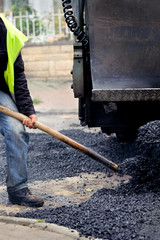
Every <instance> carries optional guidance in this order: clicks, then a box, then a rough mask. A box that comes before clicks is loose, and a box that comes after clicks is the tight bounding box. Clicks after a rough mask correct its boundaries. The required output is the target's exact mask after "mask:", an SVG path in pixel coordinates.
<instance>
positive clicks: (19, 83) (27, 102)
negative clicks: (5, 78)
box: [14, 53, 35, 116]
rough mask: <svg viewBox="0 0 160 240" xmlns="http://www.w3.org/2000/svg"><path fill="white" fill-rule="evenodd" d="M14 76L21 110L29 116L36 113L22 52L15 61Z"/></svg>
mask: <svg viewBox="0 0 160 240" xmlns="http://www.w3.org/2000/svg"><path fill="white" fill-rule="evenodd" d="M14 77H15V84H14V90H15V99H16V104H17V107H18V110H19V112H20V113H23V114H25V115H27V116H30V115H32V114H35V109H34V106H33V101H32V99H31V96H30V92H29V90H28V85H27V80H26V76H25V73H24V62H23V59H22V55H21V53H20V54H19V55H18V57H17V59H16V61H15V63H14Z"/></svg>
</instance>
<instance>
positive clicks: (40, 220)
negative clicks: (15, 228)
mask: <svg viewBox="0 0 160 240" xmlns="http://www.w3.org/2000/svg"><path fill="white" fill-rule="evenodd" d="M37 221H38V222H39V223H43V222H45V220H44V219H38V220H37Z"/></svg>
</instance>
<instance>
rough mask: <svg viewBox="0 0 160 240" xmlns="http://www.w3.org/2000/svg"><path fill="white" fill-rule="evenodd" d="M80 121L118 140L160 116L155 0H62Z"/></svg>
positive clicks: (159, 30)
mask: <svg viewBox="0 0 160 240" xmlns="http://www.w3.org/2000/svg"><path fill="white" fill-rule="evenodd" d="M62 5H63V9H64V17H65V19H66V23H67V25H68V27H69V28H70V30H71V31H72V32H73V33H74V36H75V41H74V64H73V71H72V74H73V85H72V87H73V92H74V97H75V98H78V99H79V120H80V122H81V124H82V125H88V127H101V129H102V131H103V132H105V133H107V134H112V133H115V134H116V135H117V138H118V139H119V140H126V139H130V138H134V137H135V136H136V134H137V129H138V128H139V127H140V126H141V125H143V124H146V123H147V122H149V121H153V120H158V119H160V114H159V112H160V4H159V1H158V0H152V1H150V0H62Z"/></svg>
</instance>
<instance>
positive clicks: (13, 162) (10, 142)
mask: <svg viewBox="0 0 160 240" xmlns="http://www.w3.org/2000/svg"><path fill="white" fill-rule="evenodd" d="M26 40H27V38H26V37H25V36H24V35H23V34H22V33H21V32H20V31H19V30H18V29H16V28H15V27H14V26H13V25H12V24H11V23H10V22H9V21H8V20H7V19H6V18H5V17H3V16H2V15H0V104H1V105H3V106H6V107H9V108H11V109H13V110H15V111H19V112H20V113H23V114H25V115H27V116H29V118H30V119H31V121H28V120H24V121H23V124H22V123H21V122H20V121H18V120H16V119H14V118H12V117H10V116H7V115H5V114H3V113H0V132H1V133H2V135H3V136H4V138H5V143H6V153H7V166H8V168H7V181H6V183H7V192H8V197H9V200H10V202H11V203H13V204H19V205H26V206H31V207H41V206H42V205H43V204H44V202H43V200H42V199H41V198H39V197H36V196H34V195H32V194H31V192H30V190H29V189H28V185H27V181H28V176H27V154H28V141H29V136H28V134H27V133H26V131H25V128H24V125H25V126H27V127H29V128H35V127H34V123H35V122H36V120H37V117H36V115H35V110H34V106H33V102H32V99H31V97H30V93H29V90H28V87H27V81H26V77H25V74H24V64H23V60H22V56H21V49H22V47H23V46H24V42H25V41H26Z"/></svg>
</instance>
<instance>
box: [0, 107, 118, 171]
mask: <svg viewBox="0 0 160 240" xmlns="http://www.w3.org/2000/svg"><path fill="white" fill-rule="evenodd" d="M0 112H3V113H5V114H7V115H9V116H11V117H14V118H16V119H17V120H20V121H22V122H23V120H24V119H29V120H31V119H30V118H29V117H27V116H25V115H24V114H21V113H18V112H16V111H14V110H12V109H10V108H7V107H4V106H2V105H0ZM34 126H35V127H36V128H38V129H40V130H42V131H43V132H46V133H48V134H49V135H51V136H53V137H55V138H57V139H58V140H60V141H62V142H64V143H66V144H68V145H70V146H71V147H73V148H75V149H77V150H79V151H81V152H82V153H84V154H86V155H88V156H90V157H91V158H93V159H95V160H96V161H98V162H100V163H102V164H104V165H105V166H107V167H108V168H110V169H112V170H114V171H116V172H117V171H118V165H117V164H115V163H113V162H112V161H109V160H108V159H106V158H105V157H103V156H101V155H100V154H98V153H96V152H95V151H93V150H92V149H90V148H87V147H85V146H83V145H82V144H80V143H78V142H76V141H74V140H73V139H71V138H69V137H67V136H65V135H63V134H61V133H59V132H57V131H56V130H54V129H52V128H50V127H48V126H47V125H45V124H43V123H40V122H39V121H36V122H35V124H34Z"/></svg>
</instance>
